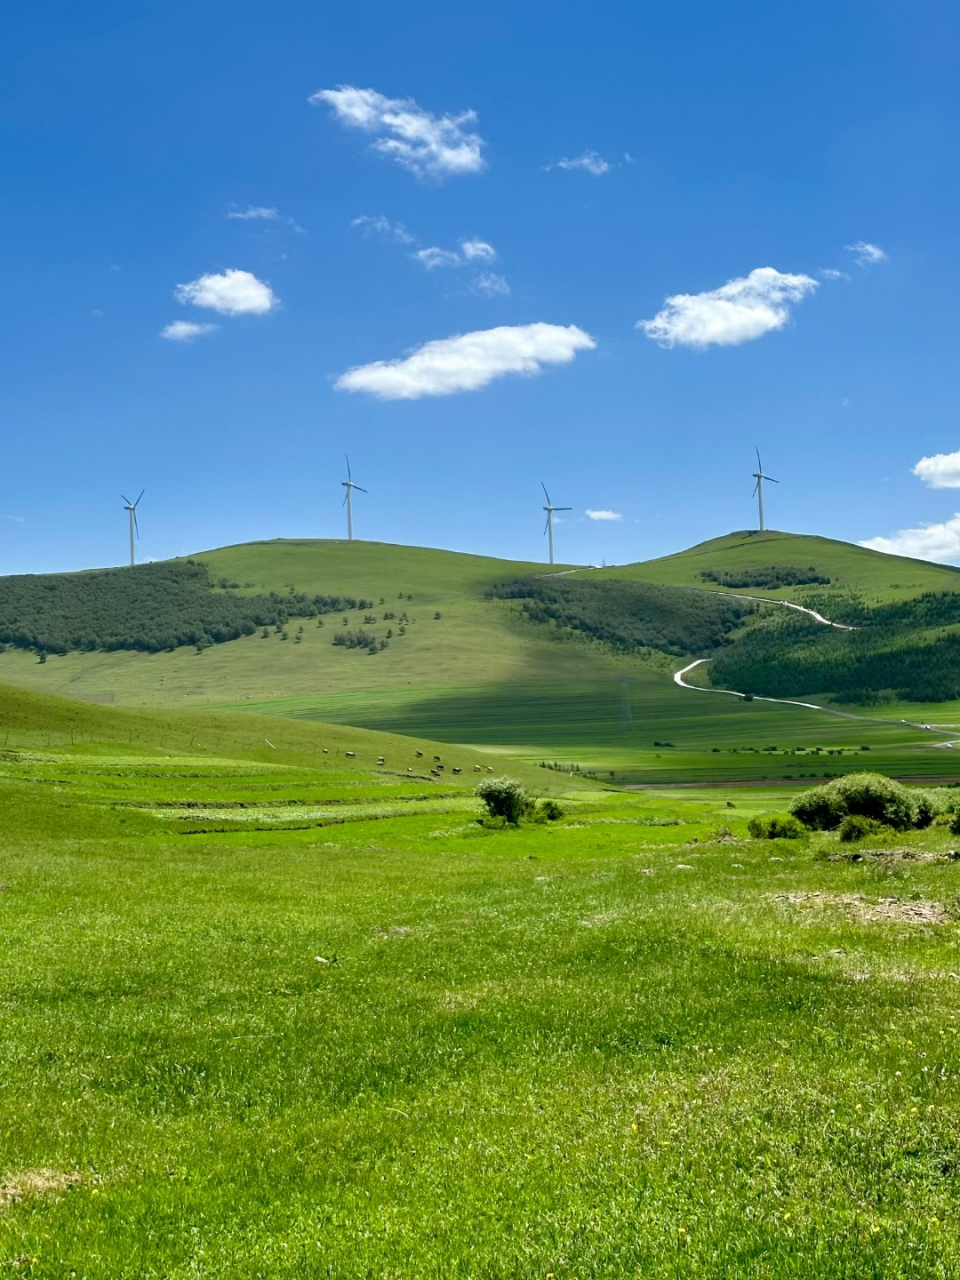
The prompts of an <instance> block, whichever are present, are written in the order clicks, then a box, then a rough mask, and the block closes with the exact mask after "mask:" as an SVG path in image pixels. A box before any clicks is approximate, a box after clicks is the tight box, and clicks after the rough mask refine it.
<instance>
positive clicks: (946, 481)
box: [913, 451, 960, 489]
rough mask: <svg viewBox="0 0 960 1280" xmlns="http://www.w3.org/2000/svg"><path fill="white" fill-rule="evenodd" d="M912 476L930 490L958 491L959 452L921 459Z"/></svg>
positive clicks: (959, 480)
mask: <svg viewBox="0 0 960 1280" xmlns="http://www.w3.org/2000/svg"><path fill="white" fill-rule="evenodd" d="M913 474H914V475H915V476H917V477H918V478H919V479H920V480H922V481H923V483H924V484H925V485H927V487H928V488H930V489H960V451H958V452H957V453H934V454H932V455H931V456H930V457H929V458H921V459H920V461H919V462H918V463H917V465H916V466H915V467H914V468H913Z"/></svg>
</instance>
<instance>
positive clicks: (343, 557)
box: [0, 533, 960, 781]
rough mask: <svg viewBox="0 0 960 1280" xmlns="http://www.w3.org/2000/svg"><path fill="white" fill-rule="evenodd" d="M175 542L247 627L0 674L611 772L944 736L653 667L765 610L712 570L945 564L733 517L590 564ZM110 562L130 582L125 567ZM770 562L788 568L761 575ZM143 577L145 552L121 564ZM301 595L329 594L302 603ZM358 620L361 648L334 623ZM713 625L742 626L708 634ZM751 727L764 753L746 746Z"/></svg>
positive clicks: (76, 690)
mask: <svg viewBox="0 0 960 1280" xmlns="http://www.w3.org/2000/svg"><path fill="white" fill-rule="evenodd" d="M191 562H195V563H196V564H199V565H200V566H202V569H203V573H204V574H205V575H206V577H205V584H206V585H205V586H204V587H203V589H204V591H205V592H207V595H206V596H205V597H204V600H205V603H204V608H209V607H212V605H211V597H216V598H219V599H220V600H222V601H224V602H226V604H225V607H228V608H229V610H232V611H233V613H232V614H231V618H233V620H234V621H236V618H245V619H247V621H246V623H245V624H244V625H245V627H246V630H247V634H242V635H240V636H239V637H238V638H236V639H228V640H224V641H223V642H221V643H212V644H210V645H206V644H201V645H199V646H197V645H196V644H190V645H182V646H180V647H176V648H173V649H170V650H169V651H163V652H141V651H133V650H118V651H106V650H104V649H103V648H100V649H97V650H95V651H78V650H72V651H69V652H66V653H63V654H53V653H51V655H50V656H49V657H48V659H47V660H46V661H44V662H40V661H38V659H37V655H36V654H35V653H32V652H28V651H26V650H24V649H22V648H19V649H18V648H11V649H7V651H6V652H4V653H2V654H0V681H4V682H7V683H10V684H16V685H21V686H25V687H28V688H31V689H35V690H38V691H43V692H47V693H55V694H61V695H64V696H67V697H70V698H75V699H80V700H83V701H86V702H88V703H91V704H106V705H110V704H112V705H113V706H115V707H120V706H128V707H138V708H150V707H152V708H157V709H159V708H170V709H178V710H183V709H200V708H205V709H209V708H212V707H219V708H222V709H245V710H249V711H256V712H258V713H261V714H268V715H271V716H282V717H288V718H292V719H294V720H308V721H310V720H313V721H319V722H326V723H340V724H350V725H356V726H361V727H366V728H370V729H376V730H380V731H383V732H390V733H396V734H411V735H416V736H419V737H423V738H427V739H431V740H436V741H444V742H448V743H449V742H456V743H474V744H477V745H478V746H483V747H485V748H487V749H495V750H499V751H501V752H508V753H509V754H510V755H511V756H512V757H514V758H520V759H526V760H529V761H533V762H536V761H539V760H548V761H553V760H556V761H560V762H563V763H564V764H567V763H571V762H575V763H577V764H579V765H581V766H582V767H584V768H593V769H599V768H602V769H604V770H606V771H613V773H614V774H615V776H616V778H617V780H618V781H623V780H629V779H631V778H636V779H642V780H651V781H653V780H658V779H661V780H664V781H666V780H668V779H670V778H674V777H678V776H680V777H688V778H690V779H695V778H710V777H716V778H724V777H738V776H744V777H749V776H756V777H761V778H762V777H764V776H769V777H771V778H772V777H777V776H781V777H794V776H798V777H799V776H806V775H807V773H808V767H809V766H808V767H802V766H803V765H806V764H807V761H806V760H805V759H804V760H803V761H799V762H798V760H797V759H795V758H794V756H793V755H792V754H790V753H793V752H795V751H797V750H799V751H801V754H805V753H806V752H808V751H811V752H812V751H813V750H814V748H816V747H819V748H820V749H821V751H822V752H823V753H826V752H830V751H832V752H834V753H837V752H842V753H843V755H836V754H835V755H834V761H837V762H839V761H844V760H848V759H849V760H851V761H852V759H853V757H854V756H855V755H856V753H858V752H859V750H860V747H861V746H869V747H870V748H871V750H874V751H878V752H883V753H884V756H883V759H882V760H881V759H879V758H878V759H876V760H875V763H876V764H877V765H878V767H885V768H888V769H889V771H891V772H894V773H901V774H914V775H920V774H922V775H936V776H942V775H944V773H945V772H948V771H949V770H950V768H951V765H950V759H951V756H950V753H949V751H948V750H947V749H940V748H934V747H933V746H932V744H931V743H930V741H929V739H930V734H929V732H925V731H920V730H917V729H914V728H911V727H909V726H906V725H903V724H900V723H899V719H900V715H901V714H902V713H901V712H900V709H899V708H897V707H886V708H883V711H882V717H881V718H877V716H876V715H875V713H874V712H873V710H871V709H870V708H865V709H864V708H857V709H856V711H855V712H854V713H853V715H852V716H851V715H847V716H830V715H827V714H824V713H822V712H817V711H808V710H804V709H803V708H800V707H782V706H777V705H775V704H771V703H762V702H760V701H756V702H754V703H752V704H744V703H742V702H740V701H739V700H734V699H732V698H728V697H721V696H716V695H714V696H708V695H705V694H698V693H695V692H692V691H690V690H686V689H683V688H680V687H678V686H677V685H676V684H675V683H674V682H673V678H672V674H673V671H674V670H676V669H677V667H678V666H680V665H684V661H685V659H684V660H678V659H677V658H676V657H675V656H674V655H677V654H685V655H688V656H698V655H699V654H701V653H709V652H714V648H713V646H716V645H717V644H719V645H721V649H720V650H717V652H722V653H724V654H725V655H728V654H733V653H736V652H737V650H738V645H739V644H741V643H742V641H743V638H744V637H746V636H749V635H750V634H752V631H753V630H754V629H755V627H756V625H757V624H763V625H764V626H766V625H768V619H766V617H765V612H764V611H761V614H760V615H759V616H758V617H755V616H754V614H755V611H754V612H753V613H751V611H750V607H749V606H745V608H746V609H747V612H746V614H743V610H742V608H740V606H738V609H740V614H741V615H743V616H738V615H737V610H732V611H731V609H730V608H728V606H727V605H726V604H723V603H722V602H720V601H719V599H718V597H717V596H716V595H715V594H712V593H713V592H715V591H717V590H724V591H725V590H730V589H732V588H729V587H728V586H726V585H720V586H718V581H720V582H723V583H726V582H727V581H728V580H729V579H730V577H731V576H732V577H733V578H735V580H736V581H738V582H740V581H743V580H744V579H746V580H748V581H750V580H757V581H760V580H762V581H764V582H766V583H767V584H768V585H767V586H766V587H765V588H759V587H756V588H755V587H743V588H742V592H743V593H744V594H749V595H752V596H755V597H757V598H769V599H778V598H789V599H795V600H796V599H814V598H816V599H819V600H821V601H822V600H823V599H824V598H826V600H827V605H826V606H825V608H833V609H834V610H836V609H838V608H840V607H841V606H843V605H844V604H846V606H847V607H853V605H854V604H856V605H857V606H858V607H868V608H871V607H876V606H877V605H878V604H879V603H880V602H883V601H886V602H896V601H901V602H902V601H910V600H913V599H914V598H916V597H917V596H918V595H919V594H921V593H923V592H931V591H932V592H943V591H945V590H946V591H949V592H951V593H952V592H954V591H955V590H956V588H957V586H958V585H960V576H958V575H957V574H956V572H955V571H953V570H951V569H948V568H945V567H942V566H936V565H927V564H924V563H922V562H919V561H910V560H903V559H897V558H894V557H889V556H882V555H880V554H878V553H876V552H871V551H867V550H865V549H863V548H859V547H852V546H849V545H847V544H844V543H839V542H833V541H830V540H828V539H821V538H808V537H801V536H794V535H788V534H773V533H770V534H763V535H755V534H754V535H749V534H733V535H730V536H729V537H727V538H722V539H716V540H714V541H712V542H709V543H704V544H701V546H699V547H694V548H691V549H690V550H689V551H686V552H682V553H680V554H678V555H676V556H670V557H665V558H663V559H660V560H655V561H648V562H645V563H640V564H636V565H628V566H623V567H620V568H612V569H606V570H586V569H576V568H569V567H563V566H558V567H556V568H554V569H553V570H550V569H548V568H547V566H544V565H535V564H528V563H520V562H513V561H504V560H497V559H492V558H487V557H481V556H470V555H463V554H459V553H454V552H446V551H436V550H431V549H427V548H417V547H397V546H392V545H388V544H382V543H363V542H354V543H347V542H342V541H307V540H298V541H280V540H278V541H273V542H261V543H251V544H244V545H241V546H236V547H225V548H221V549H217V550H212V551H208V552H203V553H200V554H198V555H196V556H194V557H191ZM188 563H189V562H169V564H171V565H176V564H181V565H187V564H188ZM153 568H154V567H153V566H145V569H146V570H151V569H153ZM160 568H162V566H158V567H157V569H158V570H159V569H160ZM787 570H789V572H786V571H787ZM111 572H112V573H113V574H116V575H128V576H127V577H126V578H123V581H124V582H125V583H129V582H130V581H132V580H133V578H132V575H135V574H138V573H141V570H115V571H111ZM777 573H780V574H781V576H785V577H787V578H788V579H790V583H791V585H789V586H783V587H779V588H778V587H775V586H774V587H771V586H770V585H769V584H770V582H771V581H772V580H775V578H776V574H777ZM704 574H707V575H708V576H706V577H705V576H704ZM709 575H712V576H709ZM771 575H773V578H772V577H771ZM50 576H51V577H57V578H58V579H59V586H58V587H57V590H62V589H64V587H65V586H66V585H68V586H69V589H70V590H71V591H72V590H74V587H75V586H76V584H78V583H81V584H82V583H83V582H84V581H85V580H89V579H91V578H93V577H94V576H95V575H50ZM160 576H162V575H160V574H159V573H158V578H159V577H160ZM168 576H169V575H168ZM811 576H812V577H813V578H814V579H819V581H813V582H810V581H808V579H810V578H811ZM174 577H176V575H174ZM67 579H69V583H68V584H67V583H66V582H65V580H67ZM148 579H149V573H143V574H142V577H141V578H140V579H139V581H147V580H148ZM799 579H804V581H803V582H800V581H798V580H799ZM823 579H829V581H828V582H824V581H823ZM521 580H526V581H527V582H532V583H534V584H537V591H538V593H539V596H540V597H541V600H540V604H541V605H543V608H542V609H540V607H539V605H538V609H539V613H538V612H537V609H535V610H533V612H531V609H530V601H529V600H526V599H524V598H522V590H526V588H523V589H522V590H521V592H520V594H519V596H518V595H517V593H516V592H515V591H514V588H512V587H510V586H509V584H517V583H518V582H520V581H521ZM22 581H23V580H16V579H6V580H4V579H0V614H2V608H3V603H4V599H5V594H4V593H5V588H6V587H7V586H9V584H13V583H17V582H20V583H22ZM33 581H34V585H36V583H38V582H40V579H35V580H33ZM177 581H179V579H177ZM644 583H646V584H652V585H651V586H648V587H644V586H643V585H642V584H644ZM505 584H507V585H506V589H504V586H505ZM606 584H609V587H608V586H607V585H606ZM618 584H619V585H618ZM195 585H196V584H194V586H195ZM678 587H682V588H685V589H686V590H684V591H682V592H676V591H675V589H676V588H678ZM690 588H696V589H697V590H693V591H692V590H690ZM17 589H18V590H20V588H19V587H18V588H17ZM191 589H192V588H191ZM670 589H672V590H673V591H674V594H671V590H670ZM737 589H738V590H741V589H740V588H737ZM658 592H660V594H659V595H658ZM664 592H665V594H664ZM35 594H36V593H35ZM49 594H50V596H51V598H52V597H53V596H55V594H56V593H55V592H50V593H49ZM318 598H319V599H320V600H321V601H326V602H328V604H331V602H332V603H337V602H340V607H342V608H343V609H345V612H339V611H338V612H337V613H330V612H323V611H318V609H319V608H320V607H321V606H318V605H317V601H318ZM244 601H247V602H248V603H247V604H244ZM264 601H267V602H269V603H270V607H272V608H278V607H279V608H280V609H281V614H282V617H281V619H280V620H279V621H277V622H276V623H274V624H273V625H270V624H269V623H264V624H263V625H262V626H261V625H257V626H255V627H252V626H250V625H249V616H248V613H249V610H251V609H256V608H261V607H263V602H264ZM278 601H279V602H280V605H279V606H278V604H277V602H278ZM544 601H546V602H547V603H546V604H544ZM215 602H216V601H215V599H214V600H213V603H214V604H215ZM354 602H355V604H356V607H353V605H354ZM571 602H572V603H571ZM322 607H324V608H325V607H326V606H322ZM331 607H332V606H331ZM910 607H912V606H910ZM217 608H218V609H219V606H217ZM245 610H246V611H247V612H244V611H245ZM286 611H289V614H290V616H289V617H287V616H286ZM725 611H726V612H725ZM214 612H215V613H216V610H214ZM781 612H784V613H785V611H780V610H777V611H776V613H777V615H779V614H780V613H781ZM217 616H219V614H217ZM158 617H159V615H158ZM118 625H119V624H118ZM736 626H740V630H739V631H737V632H731V631H730V628H731V627H736ZM120 631H121V632H122V627H121V628H120ZM118 634H119V632H118ZM361 634H362V637H363V644H362V645H359V646H358V647H349V646H348V645H347V644H337V643H335V642H334V641H335V640H336V639H337V637H342V638H348V637H354V638H356V637H359V636H361ZM731 634H732V635H736V636H738V637H740V638H739V639H738V640H737V642H736V643H735V644H734V645H733V647H732V648H730V649H723V648H722V646H723V645H724V644H725V643H726V641H727V639H729V636H730V635H731ZM623 637H625V638H624V639H623V642H622V643H621V638H623ZM212 638H213V639H216V637H212ZM816 642H818V640H817V639H816V638H815V643H816ZM198 648H199V651H198ZM733 687H740V686H737V685H734V686H733ZM861 711H862V712H863V714H861ZM919 714H922V715H924V716H925V718H928V719H929V718H932V715H931V713H930V712H929V711H921V712H920V713H919ZM857 717H859V718H857ZM936 717H937V719H938V720H939V721H941V722H942V723H943V722H946V723H949V721H950V720H951V718H955V717H957V712H956V711H954V710H952V709H951V705H950V704H946V705H941V706H940V707H939V708H937V711H936ZM943 736H946V735H945V734H941V737H943ZM760 746H765V747H774V746H775V747H776V748H777V752H778V753H779V754H771V753H770V752H767V754H766V755H765V756H761V755H760V754H758V753H757V751H756V748H758V747H760ZM812 759H813V757H811V760H812ZM816 763H817V764H818V765H820V766H822V765H823V763H824V761H822V760H820V759H819V758H818V759H817V761H816ZM836 767H846V766H845V765H842V764H840V765H837V766H836ZM851 767H852V764H851ZM786 770H790V771H792V772H785V771H786ZM810 776H813V775H812V774H811V775H810Z"/></svg>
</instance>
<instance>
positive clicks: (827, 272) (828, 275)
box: [817, 267, 850, 280]
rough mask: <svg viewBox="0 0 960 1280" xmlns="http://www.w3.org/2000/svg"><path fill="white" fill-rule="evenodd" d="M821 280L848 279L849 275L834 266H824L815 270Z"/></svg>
mask: <svg viewBox="0 0 960 1280" xmlns="http://www.w3.org/2000/svg"><path fill="white" fill-rule="evenodd" d="M817 275H818V276H820V278H821V279H822V280H849V279H850V277H849V275H848V274H847V273H846V271H838V270H837V269H836V267H824V268H823V269H822V270H820V271H818V272H817Z"/></svg>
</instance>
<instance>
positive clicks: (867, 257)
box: [843, 240, 887, 267]
mask: <svg viewBox="0 0 960 1280" xmlns="http://www.w3.org/2000/svg"><path fill="white" fill-rule="evenodd" d="M843 247H844V248H845V249H846V250H847V252H848V253H852V254H853V255H854V261H855V262H856V264H857V266H859V267H872V266H874V265H875V264H876V263H878V262H886V261H887V255H886V254H885V253H884V251H883V250H882V249H881V248H880V246H879V245H878V244H868V243H867V241H866V240H858V241H857V242H856V244H846V245H844V246H843Z"/></svg>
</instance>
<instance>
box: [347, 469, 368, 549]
mask: <svg viewBox="0 0 960 1280" xmlns="http://www.w3.org/2000/svg"><path fill="white" fill-rule="evenodd" d="M340 483H341V484H342V485H343V487H344V488H345V489H346V491H347V492H346V496H345V497H344V499H343V505H344V506H345V507H346V508H347V541H348V542H352V541H353V501H352V499H353V491H354V489H360V492H361V493H366V492H367V491H366V489H361V488H360V485H358V484H354V483H353V476H351V474H350V459H349V458H347V478H346V480H341V481H340Z"/></svg>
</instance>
